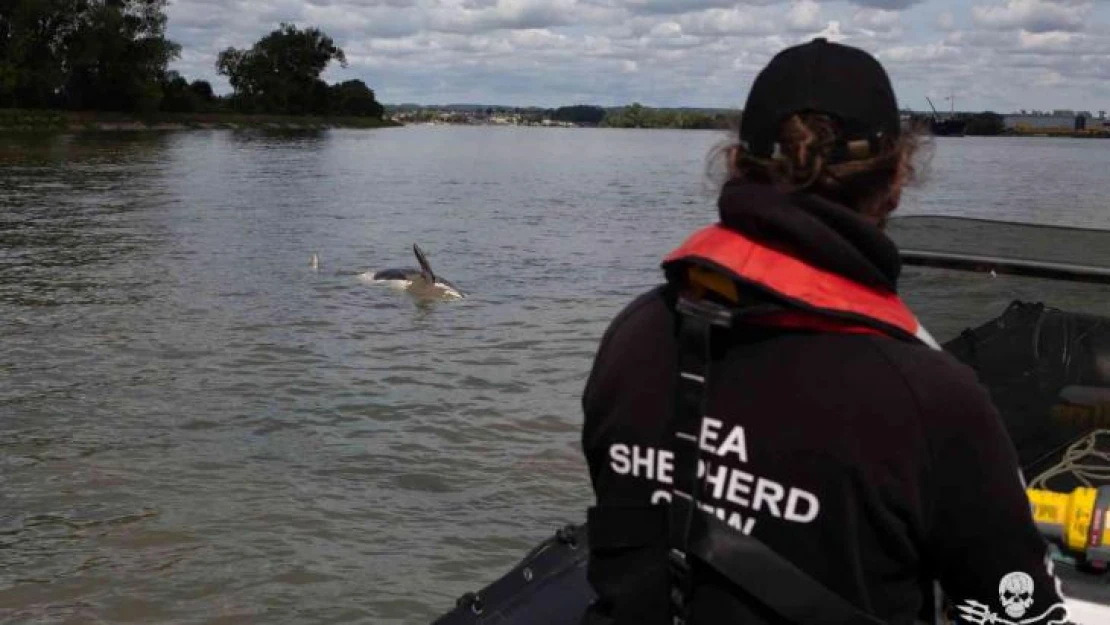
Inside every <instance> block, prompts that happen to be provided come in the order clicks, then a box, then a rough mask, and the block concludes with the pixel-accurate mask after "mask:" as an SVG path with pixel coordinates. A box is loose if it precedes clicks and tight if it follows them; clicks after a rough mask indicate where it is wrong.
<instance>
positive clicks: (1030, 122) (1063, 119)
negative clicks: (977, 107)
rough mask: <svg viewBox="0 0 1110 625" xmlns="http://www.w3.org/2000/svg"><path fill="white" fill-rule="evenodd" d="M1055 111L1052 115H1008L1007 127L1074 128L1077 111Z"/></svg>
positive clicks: (1014, 128)
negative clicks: (1067, 112) (1068, 112)
mask: <svg viewBox="0 0 1110 625" xmlns="http://www.w3.org/2000/svg"><path fill="white" fill-rule="evenodd" d="M1060 113H1066V111H1054V112H1053V114H1052V115H1006V116H1005V117H1004V120H1005V122H1006V128H1007V129H1011V130H1027V131H1028V130H1074V129H1075V117H1076V115H1075V113H1074V112H1071V113H1070V114H1060Z"/></svg>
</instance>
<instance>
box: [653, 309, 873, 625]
mask: <svg viewBox="0 0 1110 625" xmlns="http://www.w3.org/2000/svg"><path fill="white" fill-rule="evenodd" d="M675 308H676V312H677V315H676V323H677V324H678V329H677V330H678V350H679V353H678V381H677V388H678V394H677V395H678V397H677V399H676V405H675V410H674V414H673V417H672V419H671V423H670V424H669V434H670V435H671V436H672V437H673V440H672V449H673V450H674V454H675V457H674V471H673V475H674V479H673V481H672V490H671V495H672V497H671V502H670V514H669V518H668V521H669V523H668V525H669V533H668V546H669V547H670V549H671V556H672V561H673V562H677V564H678V566H677V567H676V568H677V570H676V571H674V572H675V573H676V575H675V579H674V580H673V586H672V589H673V590H674V592H673V593H672V594H673V595H674V596H675V599H676V602H675V603H676V604H677V605H676V606H675V615H676V616H679V617H680V619H685V616H686V609H687V607H688V601H687V599H688V598H689V596H690V592H691V590H692V582H693V580H692V576H691V574H690V569H689V561H688V558H690V557H693V558H697V559H698V560H700V561H701V562H703V563H705V564H707V565H709V567H711V568H712V569H714V570H715V571H717V572H718V573H719V574H721V575H722V576H724V577H725V578H726V579H728V580H729V581H730V582H732V583H733V584H735V585H736V586H738V587H739V588H741V589H742V590H744V591H745V592H747V593H748V594H750V595H752V596H753V597H755V598H756V599H757V600H758V601H760V602H762V603H763V604H764V605H766V606H767V607H768V608H770V609H772V610H773V611H775V612H776V613H778V614H779V615H781V616H783V617H784V618H786V620H787V621H788V622H791V623H797V624H799V625H803V624H804V625H884V624H883V623H882V621H880V620H879V619H877V618H876V617H874V616H872V615H870V614H868V613H866V612H864V611H862V610H860V609H859V608H857V607H855V606H854V605H852V604H851V603H849V602H848V601H847V600H846V599H844V598H843V597H841V596H839V595H837V594H836V593H834V592H833V591H831V590H829V589H828V588H826V587H825V586H824V585H822V584H821V583H820V582H818V581H817V580H815V579H813V578H812V577H811V576H809V575H808V574H806V573H805V572H804V571H802V570H801V569H799V568H798V567H796V566H794V565H793V564H792V563H791V562H790V561H789V560H787V559H786V558H784V557H783V556H781V555H779V554H778V553H776V552H775V551H774V550H772V549H770V548H769V547H767V546H766V545H764V544H763V543H761V542H759V541H758V540H756V539H755V538H753V537H752V536H749V535H746V534H744V533H742V532H739V531H736V530H735V529H733V528H731V527H729V526H728V525H727V524H725V523H723V522H722V521H721V520H720V519H717V518H716V517H713V516H711V515H709V514H706V513H705V512H703V511H701V510H699V509H698V506H697V503H698V498H699V495H700V494H701V491H702V484H701V481H700V480H699V479H698V461H699V454H700V445H699V435H700V432H701V424H702V420H703V418H704V417H705V414H706V409H707V405H706V404H707V399H706V398H707V396H708V393H707V389H708V388H709V385H710V384H711V383H712V375H711V374H712V366H711V363H712V338H713V330H714V328H715V327H720V328H729V327H731V326H732V325H733V323H734V322H735V321H736V320H738V319H740V318H742V317H744V316H745V314H744V312H743V310H744V309H739V310H738V309H736V308H732V307H726V306H723V305H719V304H715V303H713V302H709V301H707V300H693V299H689V298H687V297H684V296H680V297H679V299H678V302H677V304H676V306H675ZM749 314H751V315H752V316H753V318H758V317H761V316H765V315H766V308H752V309H750V311H749Z"/></svg>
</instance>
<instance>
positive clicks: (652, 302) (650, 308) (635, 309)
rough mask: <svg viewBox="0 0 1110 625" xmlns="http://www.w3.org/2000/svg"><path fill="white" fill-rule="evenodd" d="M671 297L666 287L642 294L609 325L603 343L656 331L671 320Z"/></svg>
mask: <svg viewBox="0 0 1110 625" xmlns="http://www.w3.org/2000/svg"><path fill="white" fill-rule="evenodd" d="M673 310H674V308H673V296H672V295H671V293H670V289H669V288H668V287H667V286H666V285H660V286H657V287H655V288H653V289H651V290H650V291H647V292H645V293H642V294H641V295H639V296H638V297H636V298H635V299H633V300H632V301H631V302H630V303H629V304H628V305H626V306H625V307H624V308H623V309H621V311H620V312H619V313H617V315H616V316H615V317H613V320H612V321H611V322H610V323H609V327H608V329H607V330H606V332H605V339H603V342H608V341H609V340H612V339H614V338H616V337H619V336H627V335H630V334H639V333H641V332H645V331H657V330H660V329H663V328H665V327H666V326H667V325H668V324H669V323H670V322H671V320H672V319H673Z"/></svg>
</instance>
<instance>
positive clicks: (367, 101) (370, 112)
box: [330, 80, 385, 119]
mask: <svg viewBox="0 0 1110 625" xmlns="http://www.w3.org/2000/svg"><path fill="white" fill-rule="evenodd" d="M330 100H331V110H332V112H333V113H337V114H340V115H354V116H358V117H375V118H377V119H381V118H382V115H384V114H385V108H384V107H383V106H382V105H381V104H380V103H379V102H378V101H377V99H375V97H374V91H373V90H372V89H370V87H367V86H366V83H364V82H362V81H361V80H348V81H346V82H342V83H339V84H337V85H332V87H331V93H330Z"/></svg>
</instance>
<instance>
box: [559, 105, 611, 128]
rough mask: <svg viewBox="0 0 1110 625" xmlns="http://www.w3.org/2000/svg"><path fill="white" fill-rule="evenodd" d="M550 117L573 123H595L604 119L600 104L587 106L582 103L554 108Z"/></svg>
mask: <svg viewBox="0 0 1110 625" xmlns="http://www.w3.org/2000/svg"><path fill="white" fill-rule="evenodd" d="M551 118H552V119H555V120H558V121H563V122H571V123H574V124H588V125H597V124H600V123H601V121H602V120H603V119H605V109H603V108H601V107H600V106H588V105H584V104H579V105H575V106H563V107H559V108H557V109H555V112H554V113H552V116H551Z"/></svg>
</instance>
